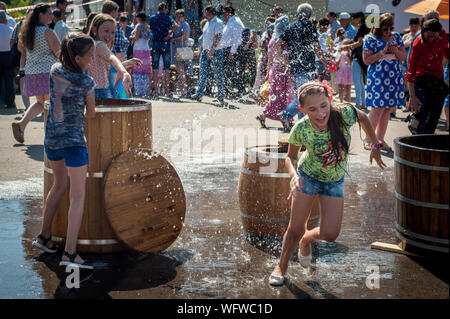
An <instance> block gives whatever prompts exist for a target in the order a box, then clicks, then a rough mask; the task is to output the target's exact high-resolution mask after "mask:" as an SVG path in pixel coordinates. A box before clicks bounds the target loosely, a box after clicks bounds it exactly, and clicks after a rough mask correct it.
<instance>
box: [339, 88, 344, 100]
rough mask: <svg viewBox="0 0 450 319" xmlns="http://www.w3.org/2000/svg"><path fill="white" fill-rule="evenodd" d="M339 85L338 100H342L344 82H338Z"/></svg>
mask: <svg viewBox="0 0 450 319" xmlns="http://www.w3.org/2000/svg"><path fill="white" fill-rule="evenodd" d="M338 87H339V101H340V102H341V103H342V102H344V84H338Z"/></svg>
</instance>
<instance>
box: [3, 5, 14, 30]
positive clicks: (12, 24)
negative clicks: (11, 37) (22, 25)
mask: <svg viewBox="0 0 450 319" xmlns="http://www.w3.org/2000/svg"><path fill="white" fill-rule="evenodd" d="M0 10H3V11H5V13H6V20H7V21H8V25H9V26H10V27H11V28H13V29H14V26H15V25H16V20H14V18H13V17H11V16H10V15H9V13H8V11H6V3H4V2H3V1H0Z"/></svg>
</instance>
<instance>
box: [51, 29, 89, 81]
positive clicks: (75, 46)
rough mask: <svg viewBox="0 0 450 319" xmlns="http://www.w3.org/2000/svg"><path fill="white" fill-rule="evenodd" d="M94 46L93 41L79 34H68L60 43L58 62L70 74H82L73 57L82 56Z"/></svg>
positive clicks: (85, 35)
mask: <svg viewBox="0 0 450 319" xmlns="http://www.w3.org/2000/svg"><path fill="white" fill-rule="evenodd" d="M94 45H95V43H94V39H92V38H91V37H90V36H88V35H87V34H84V33H81V32H69V34H67V35H66V36H65V37H64V39H63V40H62V42H61V54H60V56H59V61H61V64H62V65H63V66H64V67H65V68H66V69H67V70H69V71H71V72H77V73H82V72H83V70H81V68H80V66H79V65H78V63H77V62H76V61H75V57H76V56H77V55H78V56H83V55H85V54H86V52H88V51H89V50H90V49H91V48H92V47H93V46H94Z"/></svg>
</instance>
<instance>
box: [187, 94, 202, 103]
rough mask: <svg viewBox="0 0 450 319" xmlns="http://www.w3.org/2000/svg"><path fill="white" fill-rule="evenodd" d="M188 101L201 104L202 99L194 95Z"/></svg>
mask: <svg viewBox="0 0 450 319" xmlns="http://www.w3.org/2000/svg"><path fill="white" fill-rule="evenodd" d="M189 99H191V100H195V101H197V102H201V101H202V97H201V96H198V95H197V94H194V95H192V96H190V97H189Z"/></svg>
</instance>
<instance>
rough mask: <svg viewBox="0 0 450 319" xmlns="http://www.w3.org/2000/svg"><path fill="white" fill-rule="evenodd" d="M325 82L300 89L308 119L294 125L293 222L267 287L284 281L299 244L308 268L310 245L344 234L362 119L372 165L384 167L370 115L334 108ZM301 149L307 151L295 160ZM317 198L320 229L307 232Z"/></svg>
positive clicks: (344, 107) (291, 153) (290, 153)
mask: <svg viewBox="0 0 450 319" xmlns="http://www.w3.org/2000/svg"><path fill="white" fill-rule="evenodd" d="M331 91H332V90H331V88H329V87H328V86H327V85H326V84H322V83H317V82H308V83H306V84H304V85H302V86H301V87H300V89H299V91H298V92H299V94H298V101H299V108H300V110H301V111H302V112H303V113H304V114H305V115H307V116H305V117H303V118H302V119H301V120H300V121H298V122H297V123H296V124H295V126H294V127H293V129H292V131H291V133H290V135H289V139H288V142H289V149H288V154H287V157H286V167H287V168H288V170H289V174H290V176H291V183H290V185H291V192H290V194H289V197H288V200H289V199H291V198H292V204H291V218H290V222H289V225H288V228H287V230H286V233H285V234H284V237H283V247H282V251H281V256H280V260H279V262H278V265H277V266H276V267H275V269H274V270H273V272H272V274H271V275H270V277H269V283H270V284H271V285H274V286H279V285H282V284H283V283H284V278H285V277H284V276H285V274H286V271H287V268H288V262H289V259H290V258H291V256H292V254H293V252H294V250H295V249H296V247H297V245H300V248H299V254H298V257H299V261H300V264H301V265H302V266H303V267H309V264H310V261H311V243H312V242H314V241H317V240H325V241H328V242H332V241H334V240H335V239H336V238H337V237H338V235H339V232H340V228H341V221H342V213H343V209H344V175H345V172H346V167H347V154H348V150H349V147H350V127H351V126H352V125H353V124H354V123H355V122H356V121H358V122H359V123H360V124H361V127H362V128H363V130H364V132H365V133H366V134H367V136H369V137H370V140H371V142H372V144H371V149H372V151H371V153H370V159H369V161H370V163H372V160H373V159H375V161H376V162H377V164H378V165H379V166H380V168H382V169H383V168H384V167H386V165H385V164H384V163H383V161H382V159H381V154H380V148H381V147H382V145H383V144H382V143H381V142H379V141H378V139H377V137H376V134H375V131H374V130H373V127H372V125H371V124H370V121H369V118H368V117H367V115H366V114H365V113H363V112H361V111H359V110H357V109H356V108H354V107H353V106H352V105H350V104H343V105H342V106H340V107H335V106H334V105H332V104H331V99H332V96H331V95H330V93H329V92H331ZM302 145H305V147H306V151H305V152H304V153H303V155H302V156H301V158H300V159H299V161H298V167H294V164H293V162H294V161H296V160H297V154H298V152H299V149H300V147H301V146H302ZM316 195H319V202H320V208H321V211H320V214H321V216H320V220H321V221H320V227H317V228H314V229H312V230H306V224H307V222H308V218H309V215H310V213H311V208H312V205H313V200H314V197H315V196H316Z"/></svg>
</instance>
